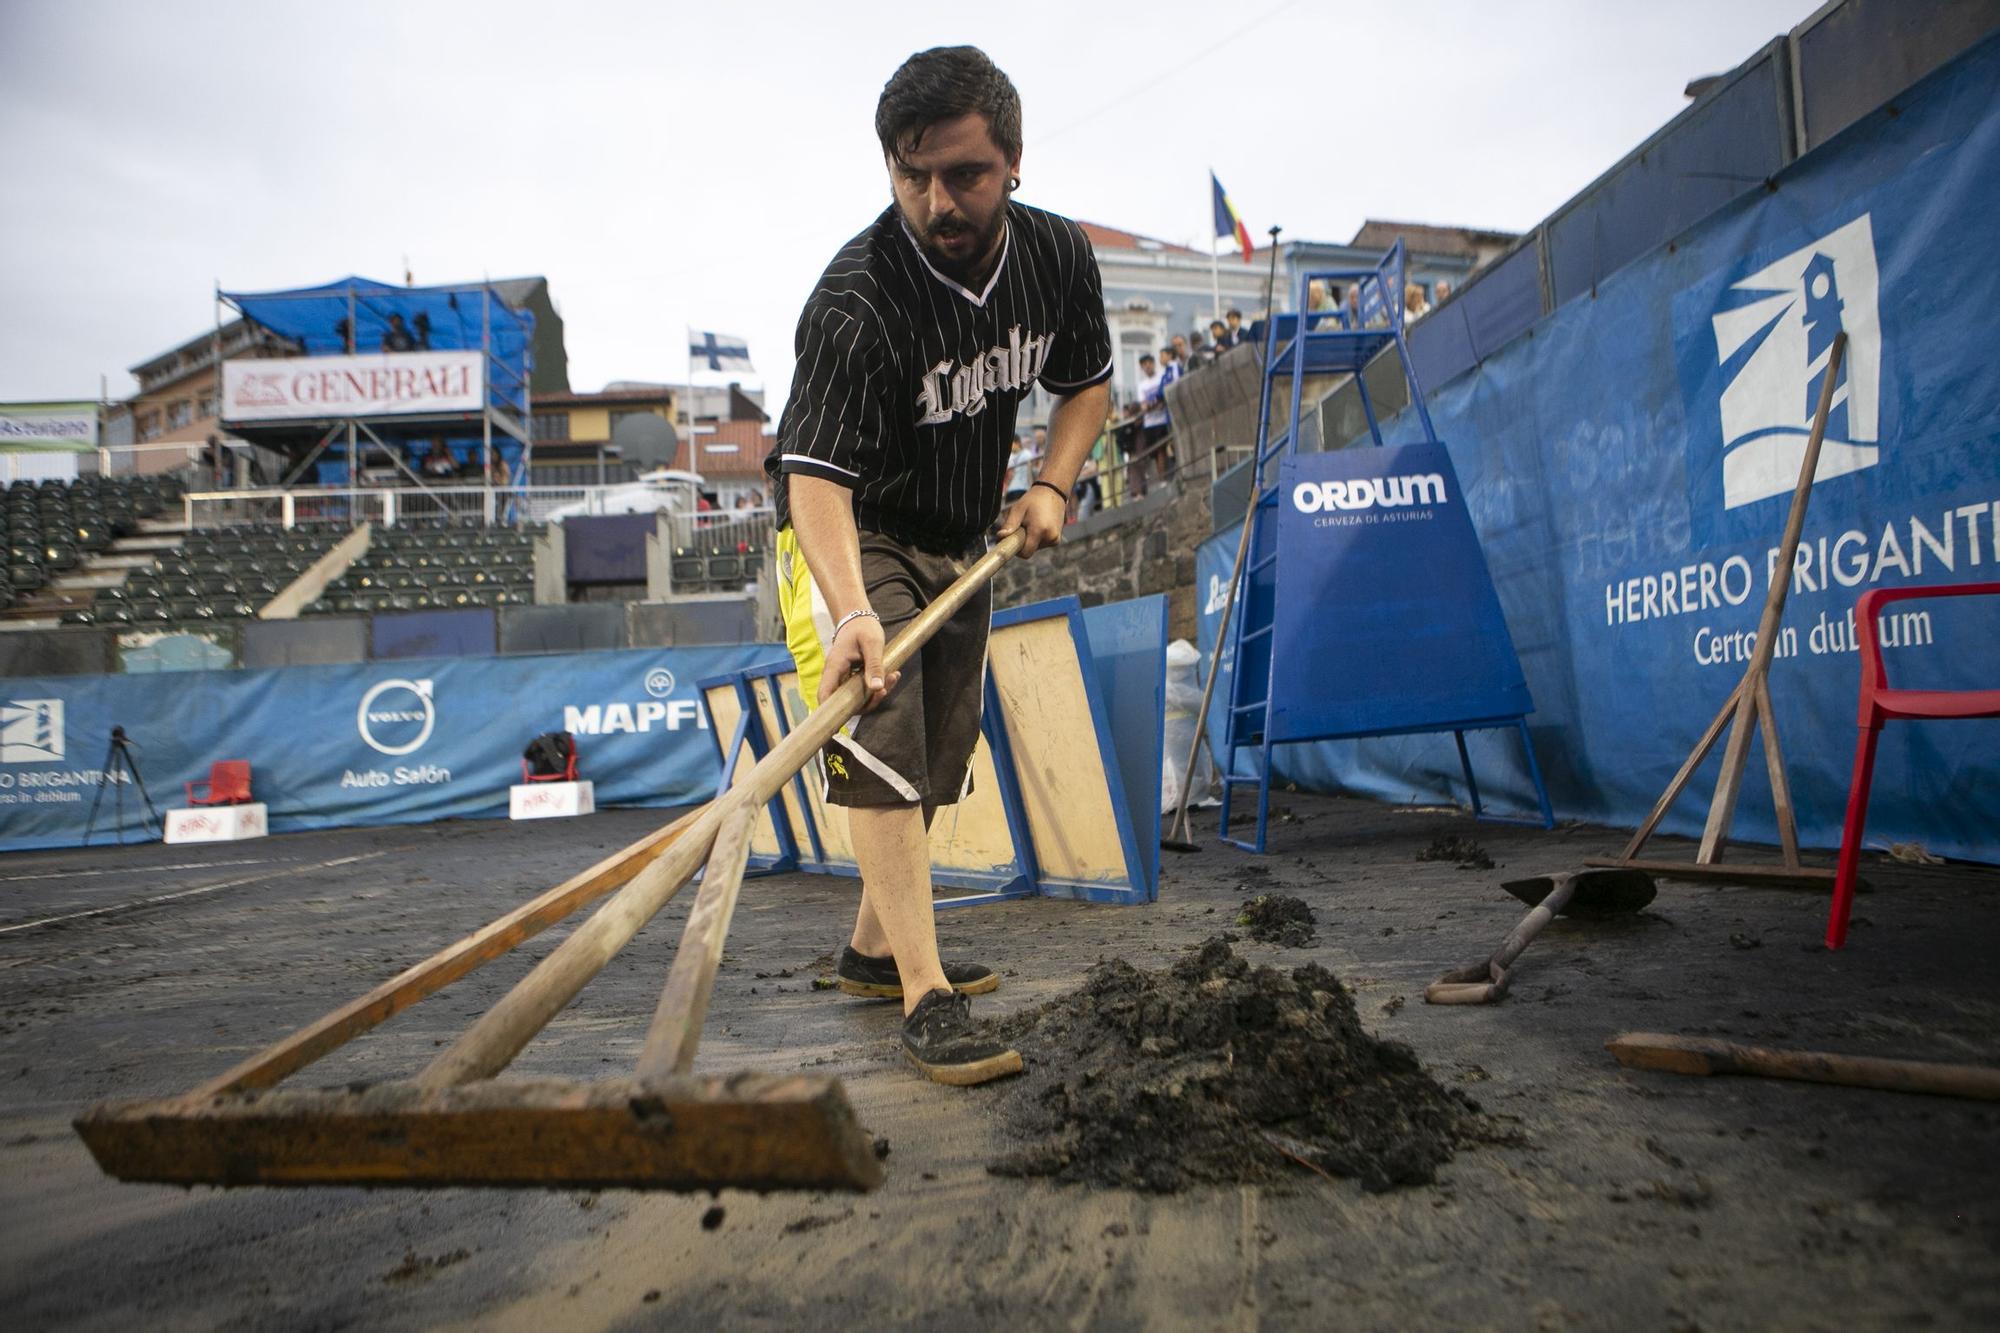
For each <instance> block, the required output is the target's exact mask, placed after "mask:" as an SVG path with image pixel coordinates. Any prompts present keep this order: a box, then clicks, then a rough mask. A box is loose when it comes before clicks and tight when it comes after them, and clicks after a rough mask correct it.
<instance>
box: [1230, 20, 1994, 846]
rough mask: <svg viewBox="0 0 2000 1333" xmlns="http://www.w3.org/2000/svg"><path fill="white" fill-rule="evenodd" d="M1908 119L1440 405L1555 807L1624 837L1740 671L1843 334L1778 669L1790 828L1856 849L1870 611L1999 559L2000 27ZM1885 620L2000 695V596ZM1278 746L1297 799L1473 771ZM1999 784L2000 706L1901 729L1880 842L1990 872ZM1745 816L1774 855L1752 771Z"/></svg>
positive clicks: (1493, 764) (1892, 655) (1619, 289)
mask: <svg viewBox="0 0 2000 1333" xmlns="http://www.w3.org/2000/svg"><path fill="white" fill-rule="evenodd" d="M1897 111H1898V114H1896V115H1894V116H1891V115H1888V114H1878V115H1874V116H1871V117H1867V118H1864V119H1863V120H1861V121H1860V122H1858V123H1857V124H1855V125H1854V126H1853V127H1851V128H1850V129H1849V130H1848V131H1847V132H1846V133H1844V134H1842V135H1840V136H1839V137H1837V138H1836V139H1834V140H1833V141H1831V142H1830V143H1828V144H1827V145H1826V146H1824V147H1823V148H1820V149H1817V150H1815V151H1814V152H1812V153H1811V154H1809V155H1807V156H1806V157H1804V158H1801V159H1800V160H1799V161H1798V162H1797V163H1795V164H1794V165H1793V166H1792V167H1790V168H1788V169H1787V170H1785V171H1784V172H1783V173H1782V174H1780V175H1779V176H1778V177H1777V178H1776V180H1775V181H1774V187H1775V188H1774V189H1772V190H1770V191H1760V192H1757V193H1754V194H1750V195H1746V196H1744V197H1742V198H1740V199H1738V200H1737V201H1736V202H1735V203H1733V204H1731V205H1729V206H1728V207H1726V208H1724V209H1723V210H1722V211H1720V212H1719V213H1717V214H1715V215H1714V216H1712V217H1710V218H1708V219H1707V220H1705V221H1704V222H1702V223H1700V224H1699V225H1697V226H1695V227H1693V228H1692V229H1690V230H1688V231H1686V232H1684V233H1683V234H1681V235H1680V236H1678V237H1677V238H1675V239H1674V240H1673V242H1672V243H1671V244H1670V245H1667V246H1663V247H1660V248H1657V249H1655V250H1654V251H1652V252H1651V253H1650V254H1647V255H1645V256H1643V257H1642V258H1640V259H1639V260H1637V261H1636V262H1634V263H1633V264H1632V265H1631V266H1629V267H1627V268H1626V269H1624V270H1622V271H1620V272H1618V273H1616V274H1614V275H1612V276H1611V277H1610V278H1608V279H1606V280H1605V281H1604V282H1603V283H1602V285H1601V286H1600V288H1599V289H1598V292H1597V295H1596V296H1595V298H1585V299H1579V300H1576V301H1572V302H1570V303H1569V304H1567V305H1565V306H1563V307H1561V308H1559V309H1558V310H1557V311H1556V312H1555V313H1554V314H1553V315H1550V316H1548V317H1547V318H1545V319H1544V320H1542V321H1541V322H1540V323H1539V324H1538V325H1536V327H1535V329H1534V336H1532V337H1530V338H1524V339H1521V340H1519V341H1517V342H1515V343H1513V344H1512V345H1511V346H1509V347H1507V348H1506V349H1504V350H1503V351H1501V352H1500V353H1498V354H1497V355H1495V356H1493V357H1491V358H1489V359H1488V360H1487V361H1486V362H1485V363H1484V364H1483V365H1482V366H1480V367H1479V368H1478V369H1477V370H1476V371H1474V372H1473V373H1472V374H1469V375H1466V376H1463V377H1461V378H1459V379H1458V380H1456V381H1454V382H1453V383H1452V384H1450V385H1449V386H1447V387H1446V388H1444V389H1443V390H1442V391H1440V392H1438V393H1437V394H1436V395H1435V396H1434V397H1432V398H1431V399H1430V402H1429V406H1430V412H1431V416H1432V419H1433V420H1434V421H1435V423H1436V427H1437V433H1438V435H1439V437H1440V438H1442V439H1445V440H1447V441H1449V442H1450V444H1449V447H1450V450H1451V455H1452V459H1453V462H1454V464H1455V465H1456V467H1457V470H1458V475H1459V478H1460V480H1461V481H1462V482H1463V484H1464V489H1465V495H1466V503H1467V506H1468V508H1469V509H1470V510H1471V511H1472V517H1473V521H1474V525H1475V527H1476V528H1477V530H1478V533H1479V536H1480V540H1481V543H1482V545H1483V546H1484V549H1485V552H1486V558H1487V563H1488V566H1489V568H1490V569H1491V571H1492V574H1493V579H1494V583H1495V586H1496V588H1497V590H1498V592H1499V595H1500V601H1501V605H1502V608H1503V610H1504V611H1505V613H1506V617H1507V622H1508V626H1509V628H1510V630H1511V631H1512V634H1513V638H1514V642H1515V646H1516V648H1517V650H1518V652H1519V654H1520V658H1521V664H1522V667H1523V669H1524V670H1525V672H1526V675H1527V680H1528V685H1529V687H1530V689H1532V691H1533V693H1534V698H1535V704H1536V713H1535V715H1534V717H1533V718H1532V719H1531V720H1530V727H1531V730H1532V731H1533V734H1534V736H1535V738H1536V750H1537V753H1538V755H1539V758H1540V760H1541V763H1542V766H1543V770H1544V773H1545V775H1546V777H1547V779H1548V785H1549V791H1550V795H1551V796H1552V797H1553V799H1554V802H1555V805H1556V808H1557V811H1558V813H1559V814H1561V815H1563V816H1566V817H1570V818H1583V819H1591V820H1599V821H1603V822H1606V823H1610V824H1614V825H1623V826H1632V825H1635V824H1637V823H1638V822H1639V821H1640V820H1641V819H1642V818H1643V817H1644V816H1645V814H1646V812H1647V810H1648V809H1649V808H1650V806H1651V804H1652V802H1653V800H1654V799H1655V798H1656V797H1657V796H1658V795H1659V794H1660V792H1661V791H1663V790H1664V789H1665V787H1666V785H1667V782H1668V780H1669V779H1670V778H1671V777H1672V776H1673V774H1674V772H1675V770H1676V769H1677V768H1678V767H1679V765H1680V763H1681V762H1682V760H1684V759H1685V758H1686V756H1687V755H1688V753H1689V752H1690V751H1691V750H1692V749H1693V747H1694V744H1695V742H1696V740H1697V739H1698V738H1699V736H1700V734H1701V731H1702V729H1703V727H1704V726H1705V725H1706V724H1707V723H1708V721H1709V719H1710V718H1711V717H1713V716H1714V714H1715V712H1716V710H1717V709H1718V708H1719V707H1720V706H1721V704H1722V701H1723V699H1724V698H1725V697H1727V695H1728V693H1729V691H1730V689H1731V688H1732V687H1733V686H1734V685H1735V683H1736V682H1737V680H1738V679H1739V678H1740V677H1741V675H1742V673H1743V669H1744V666H1745V663H1746V660H1747V657H1748V653H1749V649H1750V643H1749V640H1750V638H1751V636H1752V635H1753V633H1754V631H1755V629H1756V627H1757V621H1758V616H1759V613H1760V611H1761V609H1762V607H1763V603H1764V598H1765V594H1766V591H1767V589H1768V587H1769V581H1770V577H1771V571H1770V565H1771V562H1772V559H1773V552H1774V551H1775V548H1776V547H1777V546H1778V544H1779V540H1780V537H1781V534H1782V532H1783V528H1784V523H1785V518H1786V514H1787V510H1788V507H1789V503H1790V492H1791V489H1792V484H1793V482H1794V481H1795V479H1796V475H1797V469H1798V466H1799V459H1800V457H1801V455H1802V451H1803V445H1804V439H1805V435H1806V431H1807V425H1808V422H1809V418H1810V415H1811V408H1812V404H1813V396H1814V394H1815V392H1816V388H1817V378H1816V374H1817V369H1818V368H1820V367H1823V366H1824V357H1825V349H1826V344H1827V343H1828V342H1829V341H1830V339H1831V334H1832V332H1833V331H1835V330H1837V329H1839V330H1844V331H1845V332H1846V333H1847V334H1848V337H1849V339H1850V344H1849V351H1848V354H1847V365H1846V369H1845V374H1844V376H1843V379H1844V385H1843V386H1842V388H1841V391H1840V398H1839V401H1838V404H1837V408H1836V411H1835V414H1834V418H1833V422H1832V426H1831V428H1830V429H1829V431H1828V443H1827V446H1826V452H1825V454H1824V455H1823V457H1822V459H1821V465H1820V471H1819V474H1818V478H1817V483H1816V485H1815V486H1814V487H1813V491H1812V498H1811V501H1810V508H1809V510H1808V512H1807V516H1806V523H1805V531H1804V541H1803V544H1802V546H1801V549H1800V556H1799V566H1798V570H1797V573H1796V575H1795V577H1794V579H1793V582H1792V586H1791V590H1790V597H1789V601H1788V603H1787V605H1786V610H1785V616H1784V621H1783V625H1782V627H1781V632H1780V639H1779V643H1778V645H1777V654H1778V656H1777V658H1776V660H1775V662H1774V663H1773V666H1772V670H1771V691H1772V694H1773V696H1774V699H1775V703H1776V707H1777V717H1778V731H1779V735H1780V737H1781V739H1782V741H1783V743H1784V749H1785V755H1786V760H1787V771H1788V776H1789V779H1790V783H1791V789H1792V794H1793V797H1794V800H1795V801H1796V804H1797V808H1798V816H1799V834H1800V838H1801V840H1802V841H1803V842H1805V843H1806V844H1808V845H1812V846H1818V847H1830V846H1833V845H1836V844H1837V843H1838V841H1839V837H1840V825H1841V818H1842V813H1843V809H1844V805H1845V800H1846V794H1847V782H1848V775H1849V771H1850V768H1851V765H1852V761H1853V752H1854V741H1855V694H1856V688H1857V683H1858V678H1859V666H1858V659H1857V657H1856V654H1855V651H1854V636H1853V630H1852V627H1851V625H1850V624H1849V616H1850V615H1851V613H1852V610H1853V607H1854V602H1855V599H1856V598H1857V597H1858V596H1859V595H1860V594H1861V593H1863V592H1865V591H1866V590H1867V589H1869V588H1872V587H1897V586H1904V585H1917V584H1937V583H1965V582H1973V581H1987V580H1992V579H1994V578H1995V577H1996V574H2000V545H1996V540H1995V539H1996V537H2000V363H1996V362H1995V360H1994V358H1993V356H1992V349H1991V345H1990V344H1991V339H1990V338H1988V337H1987V336H1986V331H1987V330H1988V329H1990V328H1991V326H1992V318H1993V316H1992V312H1993V311H1994V310H1995V309H1996V308H2000V266H1996V265H1994V264H1993V263H1992V262H1991V259H1990V256H1989V254H1988V253H1987V252H1988V250H1989V249H1990V247H1989V246H1988V245H1987V244H1986V241H1985V238H1987V237H1989V236H1990V235H1991V234H1992V219H1993V217H1994V216H1995V215H1996V213H2000V173H1995V172H1994V171H1993V169H1992V167H1993V163H1994V162H1996V161H2000V41H1988V42H1986V43H1985V44H1983V45H1982V46H1980V47H1978V48H1975V49H1974V50H1972V51H1971V52H1968V53H1967V54H1966V55H1965V56H1963V57H1961V58H1960V59H1959V60H1958V61H1956V62H1954V63H1953V64H1952V65H1949V66H1947V67H1946V68H1944V69H1943V70H1941V71H1939V72H1938V73H1937V74H1935V75H1933V76H1932V77H1930V78H1929V79H1927V80H1925V81H1924V82H1923V83H1921V84H1919V85H1918V86H1917V87H1915V88H1913V89H1911V90H1910V91H1909V92H1908V93H1906V94H1905V95H1903V96H1902V97H1899V98H1898V99H1897ZM1385 429H1386V430H1388V432H1389V433H1390V434H1391V437H1392V438H1396V436H1395V435H1394V427H1388V428H1385ZM1404 429H1405V430H1406V431H1407V429H1409V428H1408V427H1407V426H1406V427H1405V428H1404ZM1235 541H1236V538H1235V534H1234V532H1233V531H1232V532H1229V533H1225V534H1218V535H1217V537H1215V538H1214V539H1212V540H1211V542H1210V543H1209V544H1208V546H1207V548H1206V549H1205V550H1204V551H1203V552H1202V554H1201V557H1200V562H1199V566H1198V577H1199V578H1200V579H1201V586H1202V589H1203V592H1204V596H1203V599H1202V603H1203V606H1204V608H1205V613H1206V614H1207V615H1208V616H1209V617H1210V618H1211V619H1212V618H1214V617H1215V616H1218V615H1219V613H1220V609H1221V606H1220V602H1221V599H1220V598H1219V597H1218V596H1215V595H1213V594H1214V593H1215V592H1217V591H1219V588H1218V587H1216V586H1212V584H1211V580H1220V581H1224V582H1226V579H1227V575H1228V569H1229V561H1230V558H1231V557H1232V556H1233V555H1234V551H1235ZM1218 569H1219V571H1220V573H1219V574H1218V573H1217V571H1218ZM1780 577H1782V574H1781V575H1780ZM1210 607H1212V608H1213V609H1212V610H1207V608H1210ZM1894 610H1895V611H1896V612H1897V613H1898V615H1897V616H1895V617H1891V618H1888V619H1887V621H1886V623H1885V624H1884V625H1883V626H1882V630H1883V633H1884V636H1885V639H1886V640H1887V641H1888V642H1889V643H1890V644H1891V645H1893V646H1891V647H1890V648H1889V649H1888V651H1887V655H1886V658H1887V666H1888V671H1889V676H1890V680H1891V682H1892V683H1895V684H1898V685H1902V686H1907V687H1910V688H1931V689H1970V688H1978V687H1991V686H1993V685H1994V684H1995V683H1996V677H1995V672H1996V670H2000V607H1994V606H1992V605H1990V604H1984V603H1982V602H1981V601H1979V600H1976V599H1959V600H1958V601H1956V602H1952V603H1935V602H1933V603H1924V602H1917V603H1907V604H1901V605H1899V606H1897V607H1895V608H1894ZM1210 632H1211V633H1212V631H1210ZM1313 669H1314V670H1316V671H1322V670H1335V669H1337V664H1335V663H1324V664H1321V663H1315V664H1314V667H1313ZM1224 697H1226V695H1225V696H1224ZM1483 744H1484V746H1485V749H1484V750H1483V751H1475V754H1474V760H1475V763H1476V764H1477V765H1478V766H1479V769H1480V773H1481V787H1482V793H1483V794H1484V792H1485V790H1486V788H1487V785H1488V782H1489V777H1488V775H1491V778H1490V780H1491V785H1492V787H1493V789H1494V790H1493V795H1494V796H1495V798H1496V799H1497V800H1498V801H1499V802H1501V803H1505V804H1512V805H1514V806H1515V807H1517V808H1519V809H1521V810H1523V811H1525V810H1527V809H1529V808H1531V805H1530V803H1531V801H1532V795H1531V788H1530V785H1529V782H1528V779H1527V775H1526V772H1525V770H1524V769H1523V767H1522V764H1521V759H1520V756H1519V754H1518V747H1517V746H1515V745H1513V744H1511V743H1510V742H1507V741H1505V740H1504V739H1503V738H1497V737H1489V738H1486V740H1485V741H1484V742H1483ZM1278 761H1279V771H1280V772H1281V773H1282V774H1284V775H1286V776H1288V777H1289V778H1290V779H1291V780H1293V781H1297V782H1299V783H1300V784H1301V785H1307V786H1313V787H1322V788H1344V789H1349V790H1357V791H1362V792H1366V793H1370V794H1375V795H1380V796H1384V797H1387V798H1390V799H1397V800H1410V799H1435V798H1437V797H1439V796H1445V795H1448V794H1451V793H1452V791H1453V787H1454V784H1455V779H1456V776H1457V774H1456V768H1457V765H1456V756H1455V755H1454V754H1453V752H1452V749H1451V746H1450V743H1449V742H1448V741H1438V740H1435V739H1428V738H1426V739H1398V740H1368V741H1344V742H1331V743H1324V744H1316V745H1300V746H1292V747H1287V748H1286V749H1284V750H1281V751H1280V752H1279V755H1278ZM1717 762H1718V760H1717V758H1716V757H1715V756H1711V757H1710V759H1709V761H1708V763H1707V764H1706V765H1705V766H1704V768H1703V769H1702V770H1701V771H1700V773H1699V775H1698V776H1697V779H1696V781H1695V782H1694V784H1693V790H1692V791H1691V792H1690V794H1688V795H1687V796H1684V797H1683V799H1682V801H1681V802H1680V803H1679V804H1677V805H1676V806H1675V807H1674V809H1673V811H1672V812H1671V813H1670V815H1669V817H1668V819H1667V821H1666V823H1665V825H1664V826H1663V827H1664V829H1665V830H1666V831H1668V832H1674V833H1684V834H1693V833H1698V832H1699V831H1700V827H1701V822H1702V817H1703V814H1704V813H1705V809H1706V801H1705V800H1704V799H1698V797H1697V795H1696V794H1697V793H1700V794H1702V795H1705V793H1706V792H1707V791H1708V790H1709V789H1710V788H1711V787H1712V785H1713V779H1714V773H1715V770H1716V765H1717ZM1995 792H2000V723H1996V722H1992V721H1974V722H1959V723H1918V724H1902V725H1892V726H1891V727H1890V728H1889V729H1888V730H1887V731H1886V732H1885V733H1884V738H1883V742H1882V748H1881V751H1880V757H1879V759H1878V762H1877V766H1876V778H1875V796H1874V802H1873V805H1872V807H1871V811H1870V816H1869V826H1868V827H1869V841H1870V843H1871V844H1872V845H1877V846H1879V845H1881V844H1883V843H1885V842H1888V841H1906V840H1908V841H1917V842H1921V843H1923V844H1925V845H1926V846H1927V847H1929V848H1930V849H1931V850H1932V851H1934V852H1938V853H1942V854H1945V855H1954V856H1964V857H1970V858H1973V859H1978V860H1985V861H2000V820H1996V818H1995V814H1996V810H1995V806H1994V804H1993V802H1994V799H1995V798H1994V793H1995ZM1735 827H1736V830H1737V832H1738V834H1739V835H1740V836H1742V837H1744V838H1746V839H1749V840H1755V841H1764V842H1775V841H1776V830H1775V824H1774V821H1773V818H1772V815H1771V803H1770V795H1769V789H1768V785H1767V783H1766V780H1765V775H1764V769H1763V765H1762V763H1761V762H1757V761H1755V760H1754V759H1753V761H1752V763H1751V764H1750V771H1749V773H1748V775H1747V778H1746V781H1745V785H1744V791H1743V795H1742V799H1741V801H1740V804H1739V806H1738V813H1737V817H1736V823H1735Z"/></svg>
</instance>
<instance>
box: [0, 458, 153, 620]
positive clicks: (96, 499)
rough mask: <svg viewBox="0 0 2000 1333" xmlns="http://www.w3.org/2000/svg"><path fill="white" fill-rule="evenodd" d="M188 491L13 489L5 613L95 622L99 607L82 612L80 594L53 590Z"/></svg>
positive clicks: (124, 482)
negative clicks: (58, 579) (63, 593)
mask: <svg viewBox="0 0 2000 1333" xmlns="http://www.w3.org/2000/svg"><path fill="white" fill-rule="evenodd" d="M181 490H182V487H181V483H180V482H179V481H178V480H177V479H176V478H173V477H170V476H155V477H131V478H119V477H98V476H85V477H79V478H77V479H75V480H74V481H67V480H58V479H54V478H50V479H45V480H42V481H39V482H35V481H26V480H21V481H15V482H13V483H12V484H11V485H9V486H8V487H7V489H6V491H5V492H4V493H0V538H4V542H5V546H6V559H5V560H4V562H0V612H5V613H9V614H11V615H14V616H23V617H32V616H47V615H55V614H58V613H60V614H61V616H62V619H64V620H65V621H69V622H70V623H82V624H89V623H92V621H93V620H94V619H95V617H94V616H93V614H92V608H90V607H89V606H79V605H77V596H78V595H77V594H76V593H74V592H72V593H69V594H66V595H60V596H59V595H55V594H54V593H53V592H52V591H51V587H50V585H51V584H53V583H54V582H55V580H56V578H58V577H59V576H62V575H65V574H68V573H71V572H73V571H76V570H79V569H81V568H83V566H84V565H85V563H86V562H87V561H89V560H90V558H91V557H93V556H95V555H98V554H99V553H101V552H104V551H107V550H109V549H110V548H111V546H112V543H113V542H115V541H117V540H118V539H119V538H121V537H128V536H131V535H132V534H134V533H136V532H137V531H138V530H139V524H140V522H141V521H142V520H145V519H149V518H153V517H155V516H157V515H159V514H161V513H162V512H164V511H166V510H167V509H168V507H169V506H170V505H173V504H174V503H175V502H177V501H178V500H179V499H180V495H181Z"/></svg>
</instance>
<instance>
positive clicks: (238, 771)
mask: <svg viewBox="0 0 2000 1333" xmlns="http://www.w3.org/2000/svg"><path fill="white" fill-rule="evenodd" d="M183 785H185V786H186V787H187V799H188V804H189V805H247V804H248V803H249V801H250V761H249V760H248V759H218V760H216V761H215V762H214V763H213V764H210V765H209V766H208V780H207V781H206V782H204V781H202V780H201V779H200V778H196V779H195V780H194V781H193V782H189V783H185V784H183ZM196 787H206V788H208V795H206V796H196V795H195V794H194V789H195V788H196Z"/></svg>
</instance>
